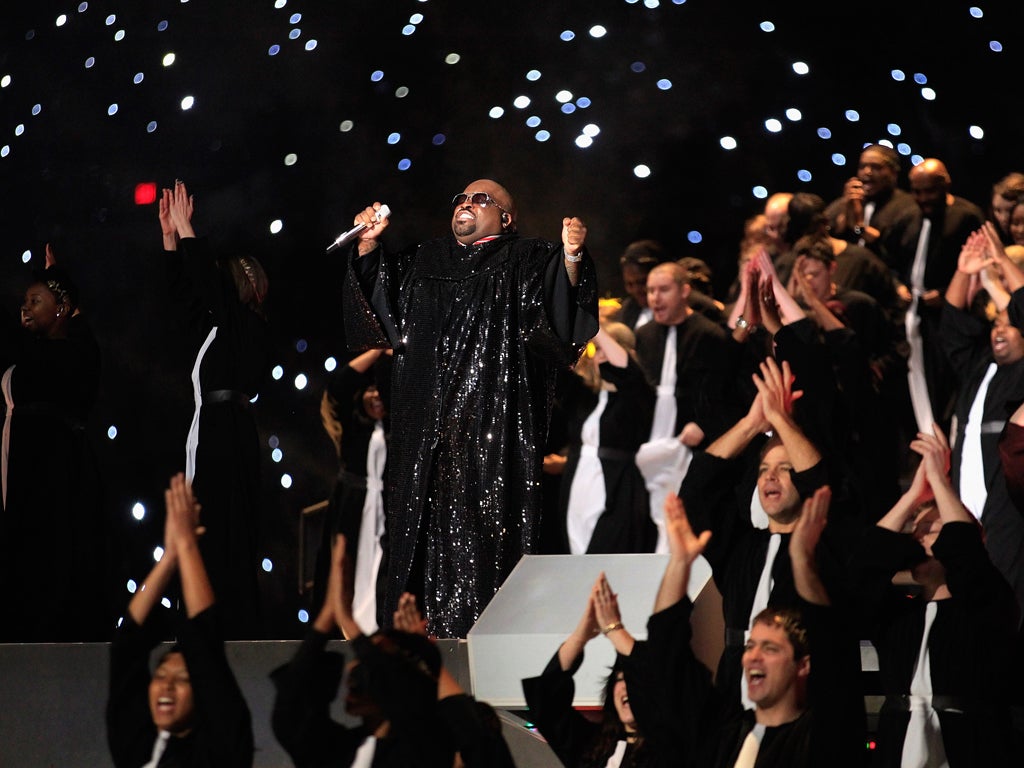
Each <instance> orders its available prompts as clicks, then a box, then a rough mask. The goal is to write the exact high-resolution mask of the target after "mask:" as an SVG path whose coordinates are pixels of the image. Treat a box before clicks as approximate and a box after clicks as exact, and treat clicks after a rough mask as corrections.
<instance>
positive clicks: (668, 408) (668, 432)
mask: <svg viewBox="0 0 1024 768" xmlns="http://www.w3.org/2000/svg"><path fill="white" fill-rule="evenodd" d="M676 355H677V352H676V326H674V325H670V326H669V327H668V333H667V334H666V335H665V350H664V357H663V359H662V362H661V379H660V380H659V381H658V399H657V401H656V402H655V405H654V423H653V424H651V440H657V439H658V438H660V437H675V436H676V434H675V432H676V359H677V358H676Z"/></svg>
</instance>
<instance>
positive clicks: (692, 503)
mask: <svg viewBox="0 0 1024 768" xmlns="http://www.w3.org/2000/svg"><path fill="white" fill-rule="evenodd" d="M756 384H757V388H758V394H757V396H756V397H755V398H754V401H753V402H752V403H751V406H750V408H749V410H748V412H747V414H746V415H745V416H743V417H742V418H741V419H739V420H738V421H737V422H736V423H735V424H734V425H733V426H732V427H731V428H730V429H729V430H728V431H726V432H725V434H723V435H722V436H721V437H719V438H718V439H717V440H715V441H714V442H713V443H711V445H709V446H708V447H707V448H706V449H705V450H703V451H696V452H695V453H694V455H693V461H692V462H691V464H690V468H689V470H688V472H687V474H686V479H685V480H683V484H682V487H681V489H680V492H679V495H680V496H682V498H683V501H684V502H685V504H686V508H687V509H688V510H689V511H690V519H691V521H692V523H693V527H694V529H695V530H697V531H702V530H709V531H711V533H712V534H713V535H712V537H711V542H710V544H708V546H707V549H706V550H705V552H704V557H705V558H706V559H707V561H708V562H709V563H710V564H711V569H712V572H713V574H714V577H715V583H716V584H717V585H718V588H719V590H720V591H721V593H722V613H723V614H724V618H725V626H726V640H725V649H724V650H723V652H722V657H721V660H720V661H719V664H718V677H717V687H718V689H719V690H720V691H722V692H723V693H724V694H725V695H728V696H730V697H732V698H733V699H734V700H735V701H737V702H739V701H742V702H743V704H744V705H745V706H746V707H747V708H753V706H754V703H755V702H754V701H753V699H752V697H750V696H748V694H747V691H746V687H747V682H748V681H747V680H745V679H744V678H743V677H742V676H741V674H740V672H741V659H742V657H743V653H744V646H745V643H746V642H747V640H748V639H749V633H748V632H747V630H748V629H749V628H750V627H751V624H752V622H754V619H755V617H757V616H758V615H759V614H760V613H761V611H762V610H764V609H765V608H767V607H768V606H772V607H776V608H778V607H788V606H793V605H795V604H796V603H797V594H796V589H795V586H794V578H793V567H792V563H791V561H790V557H789V546H788V542H789V539H790V536H791V535H792V532H793V530H794V529H795V528H796V526H797V524H798V521H799V519H800V514H801V505H802V503H803V500H804V499H806V498H809V497H810V496H811V495H812V494H813V493H814V491H815V490H816V489H817V488H819V487H820V486H822V485H824V484H825V482H826V481H827V473H826V471H825V467H824V464H823V462H822V457H821V453H820V452H819V451H818V449H817V448H816V447H815V445H814V444H813V443H812V442H811V441H810V440H809V439H808V438H807V436H806V435H805V434H804V432H803V430H802V429H801V428H800V427H799V426H798V424H797V423H796V421H795V420H794V419H793V416H792V414H791V413H790V408H791V403H792V398H793V387H794V386H795V385H794V378H793V376H792V373H791V371H790V369H789V365H788V364H787V363H783V365H782V366H781V367H780V366H778V365H777V364H776V363H775V360H774V359H772V358H768V359H766V360H765V362H764V363H763V364H762V365H761V375H760V376H758V377H757V379H756ZM768 431H771V432H772V433H773V436H772V438H771V439H765V438H764V434H765V433H766V432H768ZM755 461H756V462H757V463H756V464H754V463H753V462H755ZM755 467H756V475H757V480H756V485H757V497H758V500H759V502H760V504H761V507H762V508H763V509H764V511H765V512H766V513H767V515H768V524H767V528H758V527H755V526H754V524H753V523H752V522H751V499H752V492H751V488H750V485H749V478H750V475H751V474H752V473H753V471H754V469H755ZM825 546H828V547H829V548H832V537H831V535H830V536H829V537H827V539H826V543H825ZM835 562H839V560H838V559H837V560H835ZM825 576H826V580H827V581H828V582H829V583H830V584H831V583H832V579H833V578H834V577H835V574H833V573H831V572H826V574H825Z"/></svg>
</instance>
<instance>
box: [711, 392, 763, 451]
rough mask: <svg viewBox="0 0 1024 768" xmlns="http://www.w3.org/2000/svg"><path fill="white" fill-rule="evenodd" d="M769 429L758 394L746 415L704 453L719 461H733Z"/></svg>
mask: <svg viewBox="0 0 1024 768" xmlns="http://www.w3.org/2000/svg"><path fill="white" fill-rule="evenodd" d="M769 429H771V425H770V424H769V423H768V420H767V419H766V418H765V417H764V409H763V408H762V407H761V395H760V394H758V395H756V396H755V397H754V400H753V402H752V403H751V404H750V409H749V410H748V411H747V413H746V414H745V415H744V416H743V417H742V418H740V420H739V421H737V422H736V423H735V424H733V425H732V426H731V427H730V428H729V429H728V430H726V431H725V432H723V433H722V435H721V436H720V437H719V438H718V439H717V440H715V441H714V442H713V443H711V445H709V446H708V447H707V448H706V449H705V452H706V453H708V454H710V455H711V456H716V457H718V458H720V459H735V458H737V457H738V456H739V455H740V454H742V453H743V451H744V450H746V448H747V446H748V445H750V442H751V440H753V439H754V438H755V437H757V436H758V435H761V434H764V433H765V432H767V431H768V430H769Z"/></svg>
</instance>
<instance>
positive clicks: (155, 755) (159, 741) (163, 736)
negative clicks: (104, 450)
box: [142, 730, 171, 768]
mask: <svg viewBox="0 0 1024 768" xmlns="http://www.w3.org/2000/svg"><path fill="white" fill-rule="evenodd" d="M170 737H171V732H170V731H163V730H161V731H158V732H157V735H156V741H154V742H153V751H152V753H151V754H150V756H149V762H148V763H146V764H145V765H144V766H142V768H156V767H157V765H159V763H160V758H161V757H163V754H164V750H165V749H167V740H168V739H169V738H170Z"/></svg>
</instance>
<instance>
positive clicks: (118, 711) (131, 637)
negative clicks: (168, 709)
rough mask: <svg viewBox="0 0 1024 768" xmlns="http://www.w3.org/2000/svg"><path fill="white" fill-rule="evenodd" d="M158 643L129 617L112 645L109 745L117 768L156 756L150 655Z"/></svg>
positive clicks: (131, 766)
mask: <svg viewBox="0 0 1024 768" xmlns="http://www.w3.org/2000/svg"><path fill="white" fill-rule="evenodd" d="M158 642H159V638H157V637H155V636H154V635H153V633H151V632H149V631H147V629H146V628H144V627H141V626H139V625H138V624H136V623H135V622H134V621H133V620H132V618H131V616H130V615H126V616H125V617H124V622H123V623H122V624H121V626H120V627H119V628H118V630H117V632H116V633H115V634H114V639H113V642H111V644H110V689H109V691H108V696H107V713H106V722H107V744H108V746H109V747H110V756H111V758H112V759H113V762H114V765H115V766H116V768H139V766H140V765H144V764H145V763H146V761H148V760H149V758H150V756H151V755H152V752H153V743H154V741H155V740H156V726H155V725H153V718H152V717H151V715H150V712H149V681H150V678H151V675H150V672H149V654H150V651H151V650H152V649H153V648H154V647H155V646H156V645H157V643H158Z"/></svg>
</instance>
